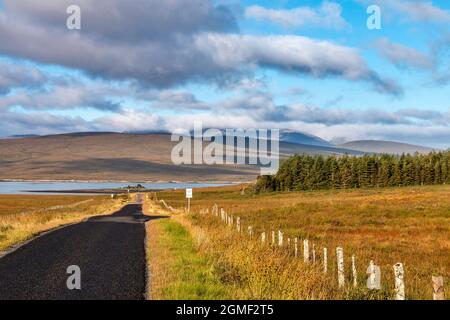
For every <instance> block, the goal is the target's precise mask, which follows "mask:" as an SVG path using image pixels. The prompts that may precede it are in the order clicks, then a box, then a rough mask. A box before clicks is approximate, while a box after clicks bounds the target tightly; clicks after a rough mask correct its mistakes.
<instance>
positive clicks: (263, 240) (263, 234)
mask: <svg viewBox="0 0 450 320" xmlns="http://www.w3.org/2000/svg"><path fill="white" fill-rule="evenodd" d="M265 242H266V233H265V232H263V233H261V243H262V244H264V243H265Z"/></svg>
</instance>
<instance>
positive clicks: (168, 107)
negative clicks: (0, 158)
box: [0, 0, 450, 148]
mask: <svg viewBox="0 0 450 320" xmlns="http://www.w3.org/2000/svg"><path fill="white" fill-rule="evenodd" d="M102 2H104V3H102ZM105 3H106V4H107V5H105ZM71 4H76V5H78V6H79V7H80V9H81V23H82V28H81V30H69V29H67V27H66V19H67V17H68V14H67V13H66V8H67V7H68V6H69V5H71ZM371 4H375V5H377V6H378V7H379V8H380V10H381V11H380V12H381V29H379V30H369V29H368V28H367V19H368V17H369V15H368V14H367V12H366V10H367V8H368V6H369V5H371ZM449 27H450V3H449V2H448V1H445V0H441V1H437V0H434V1H430V0H424V1H422V0H394V1H388V0H372V1H366V0H344V1H331V0H330V1H311V0H310V1H306V0H303V1H288V0H280V1H261V0H252V1H239V2H238V1H233V0H222V1H210V0H189V1H188V0H173V1H167V2H164V1H163V2H161V1H156V0H136V1H133V2H132V3H125V2H124V1H121V0H97V1H94V0H71V1H69V0H59V1H50V0H48V1H39V2H36V1H31V0H3V1H0V136H8V135H15V134H53V133H62V132H73V131H143V130H169V131H173V130H177V129H185V128H190V127H192V126H193V123H194V121H196V120H201V121H203V122H204V125H205V126H207V127H220V128H223V127H232V128H242V127H244V128H245V127H257V128H279V129H289V130H297V131H302V132H307V133H310V134H315V135H318V136H320V137H321V138H324V139H327V140H330V141H333V142H336V143H339V142H344V141H351V140H362V139H385V140H395V141H402V142H408V143H415V144H424V145H429V146H434V147H440V148H449V147H450V102H449V101H450V90H449V88H450V59H449V58H450V54H449V53H450V50H449V49H450V32H449V30H450V28H449Z"/></svg>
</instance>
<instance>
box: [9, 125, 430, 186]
mask: <svg viewBox="0 0 450 320" xmlns="http://www.w3.org/2000/svg"><path fill="white" fill-rule="evenodd" d="M176 144H177V142H172V141H171V139H170V134H168V133H165V132H130V133H114V132H81V133H69V134H59V135H49V136H20V137H18V136H15V137H8V138H4V139H1V140H0V154H1V158H0V179H3V180H7V179H8V180H9V179H10V180H99V181H106V180H107V181H137V182H141V181H144V182H145V181H236V182H241V181H251V180H253V179H255V177H256V176H257V175H258V174H259V168H258V167H257V166H251V165H214V166H210V165H181V166H179V165H174V164H173V163H172V161H171V151H172V149H173V147H174V146H175V145H176ZM432 150H433V149H432V148H427V147H422V146H414V145H409V144H403V143H396V142H387V141H355V142H349V143H345V144H341V145H334V144H332V143H330V142H328V141H326V140H323V139H321V138H319V137H316V136H313V135H309V134H305V133H301V132H294V131H282V132H281V133H280V157H281V158H282V159H283V158H287V157H289V156H291V155H293V154H310V155H319V154H320V155H344V154H349V155H356V156H358V155H363V154H364V153H391V154H401V153H415V152H419V153H428V152H430V151H432Z"/></svg>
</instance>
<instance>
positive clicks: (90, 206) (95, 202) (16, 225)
mask: <svg viewBox="0 0 450 320" xmlns="http://www.w3.org/2000/svg"><path fill="white" fill-rule="evenodd" d="M125 202H126V200H124V199H114V200H113V199H111V198H110V197H107V196H64V195H63V196H46V195H39V196H34V195H33V196H32V195H21V196H0V208H2V214H0V251H2V250H6V249H8V248H9V247H11V246H13V245H15V244H17V243H20V242H23V241H26V240H29V239H31V238H33V237H34V236H36V235H37V234H39V233H42V232H44V231H47V230H50V229H53V228H56V227H59V226H61V225H65V224H70V223H76V222H80V221H82V220H83V219H86V218H89V217H92V216H95V215H101V214H111V213H113V212H114V211H116V210H118V209H119V208H120V207H121V206H123V205H124V203H125Z"/></svg>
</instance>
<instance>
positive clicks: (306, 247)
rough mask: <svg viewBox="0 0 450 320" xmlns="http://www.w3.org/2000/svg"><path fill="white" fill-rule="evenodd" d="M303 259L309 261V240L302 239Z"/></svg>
mask: <svg viewBox="0 0 450 320" xmlns="http://www.w3.org/2000/svg"><path fill="white" fill-rule="evenodd" d="M303 261H304V262H305V263H309V241H308V240H307V239H305V240H303Z"/></svg>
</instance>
